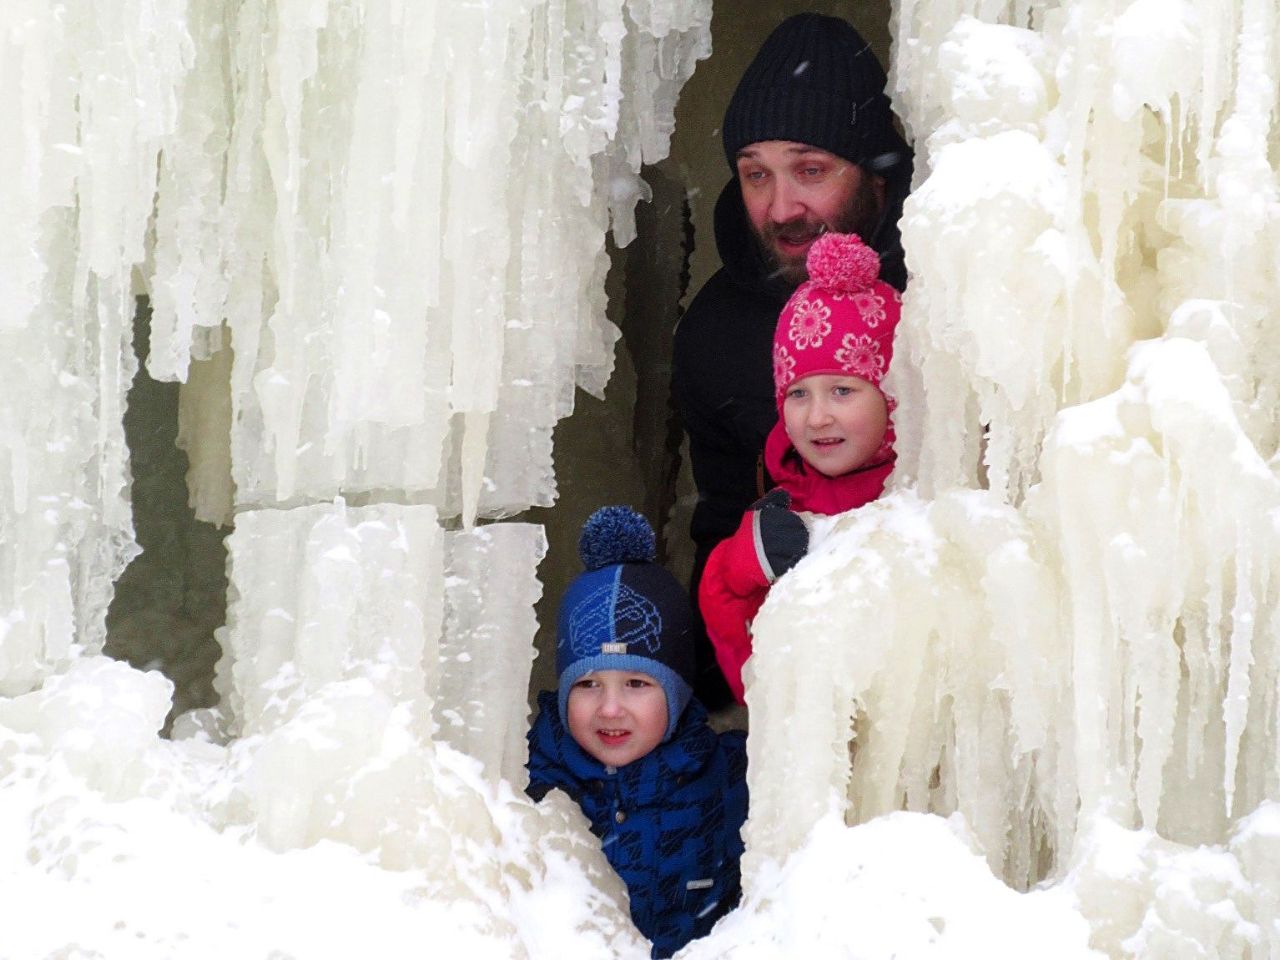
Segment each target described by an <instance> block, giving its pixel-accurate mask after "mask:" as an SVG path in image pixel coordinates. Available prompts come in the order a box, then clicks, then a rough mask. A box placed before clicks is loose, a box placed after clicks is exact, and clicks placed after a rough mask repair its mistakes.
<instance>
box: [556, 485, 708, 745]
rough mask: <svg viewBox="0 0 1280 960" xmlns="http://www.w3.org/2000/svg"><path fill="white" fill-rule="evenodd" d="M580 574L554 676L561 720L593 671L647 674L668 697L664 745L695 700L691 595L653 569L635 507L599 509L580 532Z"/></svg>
mask: <svg viewBox="0 0 1280 960" xmlns="http://www.w3.org/2000/svg"><path fill="white" fill-rule="evenodd" d="M578 555H579V556H580V557H581V558H582V565H583V566H584V567H585V568H586V572H584V573H582V574H580V575H579V576H578V577H577V578H576V579H575V580H574V581H573V583H571V584H569V589H567V590H566V591H565V594H564V598H563V599H562V600H561V601H560V614H559V617H558V618H557V621H556V674H557V676H558V677H559V684H558V686H559V690H558V695H559V704H560V716H561V717H562V718H567V716H568V714H567V713H566V708H567V705H568V702H569V691H570V690H572V689H573V685H574V684H575V683H577V682H578V681H579V680H580V679H582V677H584V676H586V675H587V674H588V673H591V672H592V671H593V670H631V671H636V672H639V673H647V674H648V675H649V676H651V677H653V678H654V680H656V681H657V682H658V684H659V686H661V687H662V690H663V692H664V693H665V694H666V697H667V729H666V733H665V734H664V736H663V739H664V740H666V739H668V738H669V737H670V736H671V733H672V731H674V730H675V728H676V723H677V722H678V721H679V719H680V714H682V713H683V712H684V708H685V707H686V706H687V705H688V703H689V700H690V698H691V697H692V696H693V687H692V681H693V674H694V659H693V644H692V641H691V638H690V635H689V628H690V621H691V611H690V608H689V596H688V594H687V593H685V591H684V588H683V587H682V586H680V584H679V582H678V581H677V580H676V578H675V577H673V576H672V575H671V574H670V573H668V572H667V571H666V570H664V569H662V567H660V566H658V565H657V564H656V563H654V558H655V556H656V545H655V538H654V534H653V528H652V527H651V526H649V521H648V520H646V519H645V518H644V517H643V516H641V515H640V514H638V513H636V512H635V511H634V510H632V509H631V508H630V507H601V508H600V509H599V510H597V511H596V512H595V513H593V514H592V515H591V516H590V517H589V518H588V519H587V522H586V523H585V524H583V527H582V534H581V536H580V537H579V538H578Z"/></svg>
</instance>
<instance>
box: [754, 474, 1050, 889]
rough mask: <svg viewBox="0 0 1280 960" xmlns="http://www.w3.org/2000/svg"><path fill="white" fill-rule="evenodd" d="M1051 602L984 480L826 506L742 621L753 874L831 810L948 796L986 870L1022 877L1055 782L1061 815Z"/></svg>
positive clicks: (940, 805)
mask: <svg viewBox="0 0 1280 960" xmlns="http://www.w3.org/2000/svg"><path fill="white" fill-rule="evenodd" d="M1058 603H1059V601H1058V597H1057V593H1056V590H1055V584H1054V580H1053V577H1052V575H1051V573H1050V572H1049V568H1048V567H1047V566H1046V565H1045V563H1044V562H1043V561H1042V560H1041V559H1040V558H1039V557H1038V556H1037V552H1036V548H1035V546H1034V543H1033V540H1032V534H1031V531H1030V529H1029V527H1028V525H1027V523H1026V522H1025V520H1024V519H1023V518H1022V517H1021V516H1019V514H1018V512H1017V511H1016V510H1014V509H1013V508H1011V507H1009V506H1007V505H1004V504H1001V503H1000V502H999V501H998V500H997V499H996V498H994V497H993V496H991V495H990V494H987V493H984V492H980V491H954V492H952V493H950V494H948V495H946V496H944V497H941V498H939V499H938V500H936V501H921V500H918V499H916V498H915V497H914V496H911V495H895V496H892V497H889V498H886V499H884V500H881V501H879V502H877V503H875V504H872V505H869V506H867V507H864V508H862V509H860V510H858V511H855V512H852V513H850V514H846V515H845V516H843V517H841V518H839V519H838V520H834V521H824V522H823V523H822V524H821V525H820V527H819V529H818V530H816V531H815V538H814V545H813V549H812V550H811V552H810V554H809V556H807V557H806V558H805V559H804V560H803V561H802V562H801V563H800V564H799V565H798V566H797V567H796V568H795V570H794V572H793V573H791V574H788V576H787V577H786V578H784V579H783V580H782V581H780V582H779V583H778V584H777V585H776V586H775V587H774V588H773V590H772V592H771V594H770V597H769V600H768V602H767V603H766V605H765V606H764V608H763V609H762V610H761V611H760V614H759V615H758V617H757V618H756V620H755V623H754V624H753V627H754V632H755V636H756V641H755V651H754V655H753V657H752V659H751V660H750V661H749V663H748V669H749V673H750V676H751V681H750V683H749V685H748V688H747V704H748V706H749V707H750V708H751V739H750V740H749V742H748V749H749V751H750V758H749V759H750V762H749V766H748V776H749V781H750V786H751V813H750V818H749V820H748V823H747V828H746V839H747V845H748V854H747V859H746V861H745V868H744V869H745V871H746V874H747V875H748V876H749V877H751V878H752V882H754V880H755V878H756V877H757V876H758V875H759V873H760V865H761V864H762V863H763V862H765V861H768V860H770V859H781V858H782V857H784V856H785V855H786V854H787V852H788V851H790V850H792V849H795V848H796V847H797V846H799V845H800V844H801V843H802V842H803V839H804V837H805V836H806V835H807V833H808V831H809V830H811V829H812V828H813V826H814V824H816V823H817V821H818V820H819V819H821V817H822V816H824V815H825V814H827V813H828V812H829V811H832V810H834V811H836V812H839V813H841V814H842V815H844V816H845V818H846V819H847V820H848V821H849V822H851V823H853V822H862V821H865V820H868V819H871V818H873V817H876V816H879V815H881V814H885V813H891V812H893V811H895V810H900V809H908V810H916V811H929V810H932V811H936V812H939V813H944V814H948V813H952V812H957V811H958V812H960V813H962V814H963V815H964V816H965V818H966V821H967V822H968V824H969V826H970V828H971V829H972V830H973V833H974V835H975V836H976V838H977V840H978V843H979V845H980V848H981V850H982V852H983V853H984V854H985V855H986V857H987V859H988V862H989V863H990V864H991V866H992V869H993V870H995V871H997V872H998V873H1003V874H1004V875H1005V876H1007V877H1008V878H1010V879H1011V880H1013V881H1015V882H1016V883H1018V884H1019V885H1023V886H1025V885H1027V884H1029V883H1031V882H1033V881H1034V880H1035V879H1036V871H1037V869H1038V859H1039V857H1040V855H1041V853H1042V851H1043V849H1044V844H1045V842H1046V841H1045V834H1046V832H1048V833H1049V839H1048V842H1049V844H1050V846H1052V844H1053V843H1054V842H1055V841H1056V839H1057V838H1056V836H1054V834H1053V830H1054V828H1055V827H1056V825H1057V823H1058V822H1059V821H1060V820H1061V819H1062V817H1063V816H1064V813H1063V811H1062V810H1059V809H1057V807H1058V798H1057V797H1056V796H1055V795H1054V794H1053V793H1051V792H1050V789H1051V787H1052V786H1053V785H1054V784H1056V783H1057V782H1059V781H1062V782H1065V783H1066V784H1067V801H1068V802H1067V804H1066V805H1065V811H1066V813H1065V816H1066V817H1067V818H1068V827H1069V826H1070V825H1072V824H1073V823H1074V819H1073V818H1074V810H1075V806H1074V793H1073V792H1072V790H1071V786H1070V770H1069V768H1068V769H1066V770H1058V769H1055V763H1054V756H1055V754H1054V751H1053V750H1052V749H1051V748H1052V747H1053V744H1052V743H1051V738H1050V732H1051V730H1052V728H1053V725H1054V724H1056V723H1058V722H1059V721H1060V720H1062V719H1063V718H1064V713H1063V710H1062V709H1061V705H1062V704H1064V703H1067V702H1068V701H1067V697H1066V688H1065V685H1064V682H1065V669H1064V668H1065V665H1066V662H1067V661H1066V657H1067V651H1065V650H1062V649H1060V648H1059V647H1057V645H1056V644H1055V637H1056V636H1057V635H1058V629H1057V628H1058V617H1057V609H1058ZM1066 719H1067V720H1069V716H1068V717H1066ZM851 759H852V765H851V763H850V760H851ZM1055 774H1057V775H1058V776H1055Z"/></svg>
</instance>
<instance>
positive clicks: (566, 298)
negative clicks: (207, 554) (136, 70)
mask: <svg viewBox="0 0 1280 960" xmlns="http://www.w3.org/2000/svg"><path fill="white" fill-rule="evenodd" d="M633 8H634V9H633ZM226 20H227V22H226V23H225V28H226V29H225V30H223V31H220V30H219V29H218V27H220V26H223V24H221V23H220V22H219V18H218V17H217V16H216V15H215V14H214V13H211V12H206V14H205V15H204V16H203V17H202V18H201V20H200V22H198V23H194V24H193V26H192V29H193V31H195V32H196V33H197V34H198V35H199V37H200V38H201V39H200V43H201V47H200V56H198V57H197V58H196V59H195V62H194V64H193V66H192V68H191V70H190V73H189V74H188V76H187V78H186V82H185V84H184V86H183V87H182V97H183V100H182V104H183V111H182V124H181V126H180V128H179V129H178V130H177V131H176V132H175V133H174V134H173V135H172V136H171V138H170V140H169V141H168V144H167V146H166V151H165V163H164V165H163V166H162V184H161V187H162V194H161V197H160V201H159V204H158V217H157V222H156V248H155V260H156V276H155V282H154V285H153V286H154V295H155V300H156V307H157V313H158V316H157V321H156V323H157V330H158V331H159V334H158V339H157V345H158V346H159V347H160V348H161V349H160V350H159V352H157V353H156V354H155V357H156V359H155V360H154V361H153V366H154V367H155V372H157V373H160V374H163V375H167V376H175V377H185V375H186V360H185V358H184V357H183V351H184V350H186V349H187V347H188V346H189V347H190V349H191V350H192V351H193V352H194V355H195V356H196V357H205V356H207V355H208V353H209V352H210V351H212V350H213V349H215V348H216V347H217V346H218V345H219V340H220V337H221V336H222V335H221V333H220V331H219V329H218V327H217V322H218V317H219V310H221V314H222V315H225V317H226V319H227V326H228V330H229V333H230V340H231V346H232V349H233V350H234V356H235V361H234V365H233V369H232V372H231V391H230V392H231V396H232V398H233V403H234V405H235V411H234V419H233V427H232V438H231V446H232V450H233V458H232V459H233V472H234V477H235V485H236V498H237V503H238V504H239V505H241V506H289V505H296V504H300V503H304V502H307V501H313V500H319V499H330V498H332V497H334V496H336V495H339V494H342V495H347V496H354V495H362V496H373V497H380V496H382V495H383V494H385V493H392V492H394V493H395V495H396V497H397V498H398V499H406V498H407V499H408V500H410V501H411V502H421V503H433V504H435V505H437V506H438V507H439V508H440V509H441V510H442V511H444V512H445V513H446V514H450V515H452V514H458V513H461V514H462V515H463V516H464V518H465V519H466V520H467V521H468V522H470V521H472V520H473V519H474V518H475V517H476V516H477V514H483V515H487V516H502V515H506V514H510V513H513V512H517V511H519V510H522V509H524V508H526V507H528V506H529V505H532V504H537V505H544V506H545V505H550V504H551V503H552V502H553V500H554V496H555V481H554V468H553V464H552V456H551V433H552V430H553V429H554V426H555V423H556V422H557V421H558V420H559V419H561V418H563V417H564V416H567V415H568V414H569V413H570V412H571V411H572V409H573V393H574V389H575V386H582V387H584V388H585V389H587V390H590V391H591V392H593V393H595V394H597V395H598V394H600V393H601V392H602V391H603V389H604V384H605V382H606V381H607V380H608V377H609V373H610V371H611V370H612V366H613V345H614V342H615V340H616V338H617V330H616V329H615V328H614V327H613V325H612V324H610V323H609V322H608V321H607V320H606V319H605V296H604V275H605V272H606V270H607V268H608V257H607V254H606V250H605V244H604V238H605V233H606V231H607V230H608V229H609V227H610V223H611V221H612V224H613V227H614V230H615V233H616V236H617V239H618V240H619V242H622V243H625V242H627V241H628V240H629V239H630V236H631V235H632V234H633V232H634V230H633V226H632V208H633V207H634V205H635V203H636V201H637V199H639V198H640V197H641V196H643V195H644V190H643V184H642V181H641V180H640V178H639V171H640V166H641V163H642V162H655V161H657V160H659V159H661V158H662V157H663V156H665V155H666V152H667V150H668V146H669V138H670V133H671V129H672V125H673V122H674V109H675V99H676V95H677V93H678V91H679V88H680V86H681V85H682V84H683V82H684V81H685V80H686V79H687V78H688V76H689V75H690V74H691V73H692V69H693V66H694V64H695V62H696V61H697V60H698V59H699V58H702V57H705V56H706V55H707V54H708V53H709V49H710V44H709V23H710V4H709V2H706V0H700V2H698V3H693V4H669V3H652V2H646V3H630V4H628V3H624V2H622V0H581V2H574V3H552V2H547V0H519V2H513V3H506V4H491V5H469V4H449V3H442V2H431V3H409V2H404V0H395V2H389V3H377V4H374V3H366V2H364V0H298V2H291V3H279V4H276V3H271V2H268V0H253V2H249V3H245V4H241V5H240V6H239V7H238V8H237V9H236V10H235V12H234V16H227V18H226ZM224 62H225V63H226V64H229V66H227V67H226V68H225V71H224V70H223V66H222V65H223V64H224ZM499 67H501V68H499ZM220 78H221V81H222V83H223V84H224V86H225V87H226V90H225V91H224V92H223V95H222V96H221V97H220V96H219V95H218V89H217V87H218V83H219V80H220ZM228 103H229V104H230V116H231V117H233V118H234V122H233V123H231V124H230V127H229V128H228V126H227V117H228V114H227V112H226V106H227V104H228ZM224 174H225V179H224ZM223 183H225V186H224V187H222V186H220V185H221V184H223ZM220 191H221V192H220ZM220 301H221V302H220ZM193 331H195V332H194V333H193ZM200 331H205V332H203V333H201V332H200ZM187 409H188V411H191V408H190V407H188V408H187ZM209 428H210V429H212V428H213V425H212V424H210V425H209ZM184 436H186V437H188V438H189V439H190V441H191V442H192V443H193V444H195V445H203V444H204V443H205V442H206V441H205V436H204V434H203V433H202V430H201V427H200V425H199V424H198V423H196V424H188V423H187V422H186V414H185V413H184ZM209 441H210V442H217V441H216V439H214V438H209Z"/></svg>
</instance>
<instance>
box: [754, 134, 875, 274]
mask: <svg viewBox="0 0 1280 960" xmlns="http://www.w3.org/2000/svg"><path fill="white" fill-rule="evenodd" d="M738 182H739V184H740V185H741V187H742V202H743V205H744V206H745V207H746V210H747V217H748V219H749V220H750V221H751V228H752V230H753V231H754V233H755V236H756V241H757V242H758V243H759V244H760V246H761V248H762V249H763V251H764V253H765V256H766V257H767V259H768V260H769V261H770V262H771V263H772V264H773V265H774V267H775V269H776V271H777V273H778V275H779V276H781V277H782V278H783V279H785V280H786V281H787V282H788V283H791V284H798V283H800V282H801V281H803V280H804V279H805V278H806V272H805V256H806V254H808V252H809V246H810V245H811V244H812V243H813V241H814V240H816V239H817V238H818V236H819V235H821V234H823V233H826V232H827V231H834V232H836V233H856V234H857V235H858V236H860V237H862V239H863V240H866V241H869V240H870V239H871V234H872V233H873V232H874V231H875V228H876V225H877V224H878V223H879V222H880V215H881V212H882V211H883V210H884V193H885V184H884V178H883V177H880V176H877V175H875V174H870V173H867V172H866V171H864V170H863V169H862V168H861V167H859V166H856V165H855V164H852V163H850V162H849V161H848V160H845V159H844V158H843V157H837V156H836V155H835V154H834V153H828V152H827V151H826V150H819V149H818V148H817V147H811V146H809V145H808V144H805V143H796V142H794V141H792V140H763V141H760V142H759V143H751V144H748V145H747V146H745V147H743V148H742V149H741V150H739V151H738Z"/></svg>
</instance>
